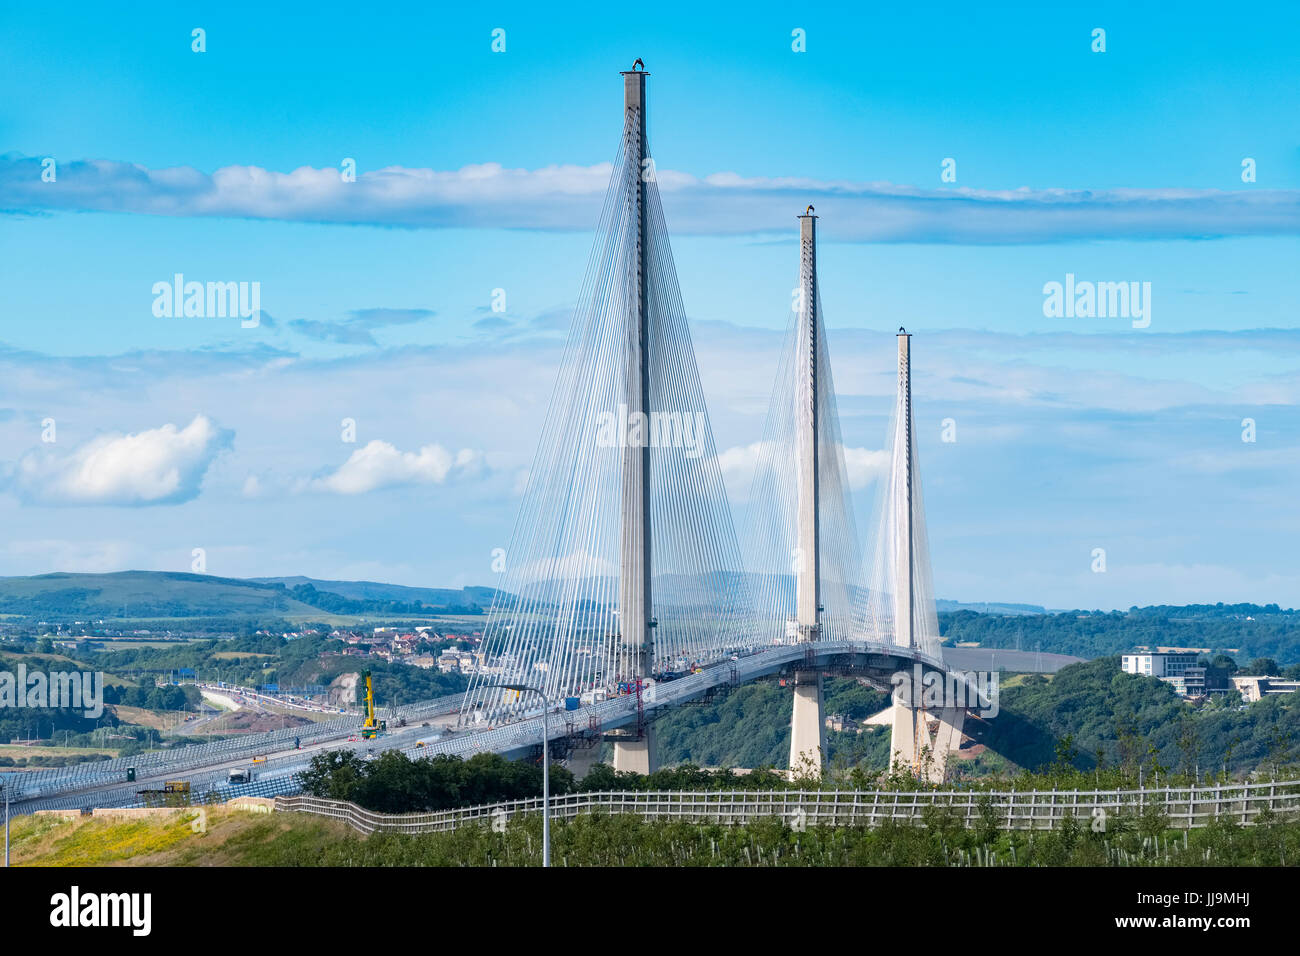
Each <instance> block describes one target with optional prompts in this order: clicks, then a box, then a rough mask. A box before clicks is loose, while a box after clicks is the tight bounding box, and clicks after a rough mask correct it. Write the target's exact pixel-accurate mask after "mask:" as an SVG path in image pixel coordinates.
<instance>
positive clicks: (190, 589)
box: [0, 571, 316, 621]
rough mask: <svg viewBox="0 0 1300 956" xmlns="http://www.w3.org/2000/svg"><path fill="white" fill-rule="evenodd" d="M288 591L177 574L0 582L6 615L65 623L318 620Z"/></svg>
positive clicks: (58, 575)
mask: <svg viewBox="0 0 1300 956" xmlns="http://www.w3.org/2000/svg"><path fill="white" fill-rule="evenodd" d="M315 611H316V609H315V608H313V607H312V606H310V605H308V604H304V603H303V602H301V601H298V600H295V599H294V598H293V597H292V596H290V595H289V594H288V593H287V592H286V591H285V589H284V588H283V587H277V586H275V585H269V584H259V583H257V582H255V581H241V580H238V579H236V578H219V577H214V576H213V575H210V574H186V573H182V572H172V571H118V572H115V573H113V574H64V573H56V574H39V575H36V576H34V577H28V578H0V614H17V615H22V616H24V617H31V618H42V619H43V618H46V617H49V618H54V619H57V620H59V621H67V620H74V619H75V620H80V621H91V620H99V619H121V618H146V617H164V618H165V617H178V618H181V617H183V618H193V617H274V616H284V615H288V614H293V615H299V614H312V613H314V612H315Z"/></svg>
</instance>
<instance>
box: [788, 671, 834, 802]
mask: <svg viewBox="0 0 1300 956" xmlns="http://www.w3.org/2000/svg"><path fill="white" fill-rule="evenodd" d="M825 765H826V721H825V720H824V719H823V717H822V675H821V673H820V672H818V671H796V672H795V675H794V715H793V716H792V717H791V719H790V774H791V776H795V777H803V776H815V777H820V776H821V774H822V768H823V767H824V766H825Z"/></svg>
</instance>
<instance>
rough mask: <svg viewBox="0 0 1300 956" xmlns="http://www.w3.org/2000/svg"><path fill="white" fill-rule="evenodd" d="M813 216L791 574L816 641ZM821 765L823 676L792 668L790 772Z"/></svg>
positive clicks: (805, 627)
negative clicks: (794, 555)
mask: <svg viewBox="0 0 1300 956" xmlns="http://www.w3.org/2000/svg"><path fill="white" fill-rule="evenodd" d="M819 331H820V330H819V328H818V315H817V217H816V216H814V215H813V214H812V207H811V206H810V207H808V212H807V213H805V214H804V215H802V216H800V217H799V334H798V337H797V344H796V348H798V350H799V355H798V371H797V372H796V373H795V374H796V375H797V376H798V378H797V384H796V387H795V401H796V402H797V403H798V408H796V409H795V428H796V431H797V434H796V454H797V461H796V462H795V467H796V469H798V478H799V480H798V492H799V502H798V508H799V510H798V515H797V521H798V528H797V535H798V548H799V562H798V565H797V567H798V571H797V573H796V575H795V619H796V621H797V623H798V627H799V640H800V641H809V642H811V641H816V640H817V639H818V637H819V635H820V630H821V624H820V622H821V539H820V534H821V528H820V526H819V521H820V514H819V507H818V506H819V503H820V494H821V488H820V478H821V476H820V475H819V474H818V466H819V462H818V461H817V442H818V437H819V436H818V426H819V418H820V411H821V410H820V409H819V408H818V407H817V373H818V369H817V350H818V347H819V343H818V341H817V335H818V332H819ZM825 765H826V723H825V720H824V715H823V713H822V677H821V674H820V673H819V672H817V671H796V672H795V675H794V711H793V714H792V715H791V718H790V771H791V773H798V774H801V775H806V774H807V773H808V772H810V771H813V770H815V772H816V775H818V776H820V775H821V771H822V768H823V767H825Z"/></svg>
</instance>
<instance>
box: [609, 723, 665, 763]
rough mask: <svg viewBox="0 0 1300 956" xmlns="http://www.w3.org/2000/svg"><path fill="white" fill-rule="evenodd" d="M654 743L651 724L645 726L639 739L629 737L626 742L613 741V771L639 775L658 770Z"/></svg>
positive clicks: (653, 732) (653, 731)
mask: <svg viewBox="0 0 1300 956" xmlns="http://www.w3.org/2000/svg"><path fill="white" fill-rule="evenodd" d="M655 743H656V741H655V730H654V725H653V724H646V725H645V729H644V731H643V732H642V733H641V736H640V737H636V736H632V735H629V736H628V738H627V739H626V740H615V741H614V769H615V770H630V771H632V772H633V773H641V774H652V773H654V772H655V771H656V770H658V769H659V758H658V755H657V754H656V753H655V750H656V749H657V748H656V746H655Z"/></svg>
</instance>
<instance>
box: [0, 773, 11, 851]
mask: <svg viewBox="0 0 1300 956" xmlns="http://www.w3.org/2000/svg"><path fill="white" fill-rule="evenodd" d="M0 790H3V791H4V792H5V867H6V868H7V867H8V866H9V785H8V784H4V783H0Z"/></svg>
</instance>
